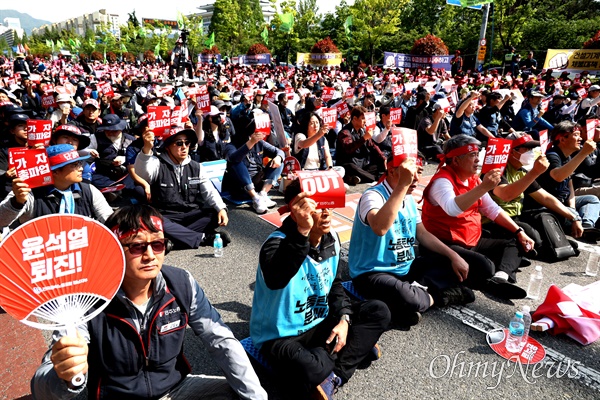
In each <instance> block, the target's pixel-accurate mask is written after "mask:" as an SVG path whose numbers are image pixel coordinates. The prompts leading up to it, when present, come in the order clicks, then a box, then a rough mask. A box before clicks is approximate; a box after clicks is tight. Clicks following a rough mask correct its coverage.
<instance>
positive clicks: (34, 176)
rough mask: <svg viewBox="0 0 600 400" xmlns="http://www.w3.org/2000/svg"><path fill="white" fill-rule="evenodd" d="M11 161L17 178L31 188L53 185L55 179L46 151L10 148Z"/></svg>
mask: <svg viewBox="0 0 600 400" xmlns="http://www.w3.org/2000/svg"><path fill="white" fill-rule="evenodd" d="M8 152H9V159H11V160H12V162H13V165H14V167H15V170H16V173H17V178H20V179H22V180H23V182H25V183H27V184H28V185H29V187H30V188H32V189H33V188H36V187H40V186H47V185H52V184H53V183H54V179H53V178H52V172H51V171H50V164H49V163H48V155H47V154H46V149H19V148H9V149H8Z"/></svg>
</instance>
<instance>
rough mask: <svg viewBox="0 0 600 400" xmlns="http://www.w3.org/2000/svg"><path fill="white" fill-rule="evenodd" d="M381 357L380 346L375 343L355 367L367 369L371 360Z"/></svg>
mask: <svg viewBox="0 0 600 400" xmlns="http://www.w3.org/2000/svg"><path fill="white" fill-rule="evenodd" d="M380 358H381V347H379V345H378V344H377V343H375V346H373V347H372V348H371V351H369V353H368V354H367V355H366V356H365V358H363V360H362V361H361V362H360V363H359V364H358V367H356V369H367V368H369V367H370V366H371V364H372V363H373V361H377V360H379V359H380Z"/></svg>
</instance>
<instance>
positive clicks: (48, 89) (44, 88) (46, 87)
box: [40, 83, 54, 94]
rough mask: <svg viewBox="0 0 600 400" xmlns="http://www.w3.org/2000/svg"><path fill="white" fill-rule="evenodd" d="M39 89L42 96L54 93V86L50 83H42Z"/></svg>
mask: <svg viewBox="0 0 600 400" xmlns="http://www.w3.org/2000/svg"><path fill="white" fill-rule="evenodd" d="M40 87H41V88H42V91H43V92H44V94H52V93H53V92H54V86H52V84H51V83H42V84H41V85H40Z"/></svg>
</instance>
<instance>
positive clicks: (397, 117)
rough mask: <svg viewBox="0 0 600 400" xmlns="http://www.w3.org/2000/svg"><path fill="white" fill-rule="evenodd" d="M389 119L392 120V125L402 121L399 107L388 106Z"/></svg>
mask: <svg viewBox="0 0 600 400" xmlns="http://www.w3.org/2000/svg"><path fill="white" fill-rule="evenodd" d="M390 121H392V125H400V123H401V122H402V109H401V108H390Z"/></svg>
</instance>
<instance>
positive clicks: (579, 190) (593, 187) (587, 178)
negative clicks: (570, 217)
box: [573, 127, 600, 199]
mask: <svg viewBox="0 0 600 400" xmlns="http://www.w3.org/2000/svg"><path fill="white" fill-rule="evenodd" d="M594 141H595V142H596V143H597V142H598V141H600V127H598V129H596V130H595V132H594ZM599 154H600V148H598V147H596V150H594V151H593V152H592V153H590V154H588V156H587V157H586V158H585V160H583V162H582V163H581V164H579V166H578V167H577V169H576V170H575V173H574V174H573V188H574V189H575V196H583V195H586V194H592V195H594V196H596V197H598V198H599V199H600V185H598V183H597V182H596V183H594V181H596V180H597V179H598V178H600V163H599V162H598V155H599Z"/></svg>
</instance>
